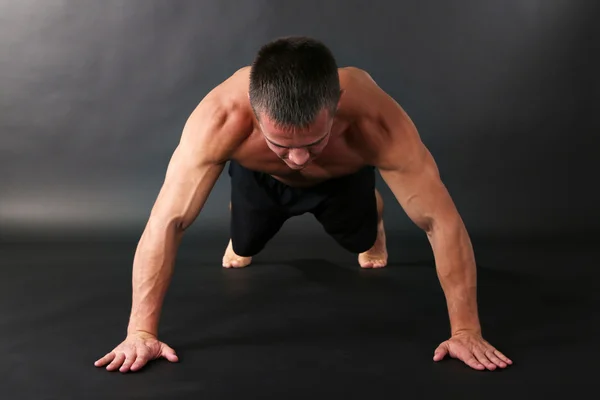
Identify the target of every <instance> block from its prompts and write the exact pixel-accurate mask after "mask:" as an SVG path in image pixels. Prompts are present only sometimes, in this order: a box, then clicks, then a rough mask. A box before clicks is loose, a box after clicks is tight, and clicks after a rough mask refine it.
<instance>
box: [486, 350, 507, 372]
mask: <svg viewBox="0 0 600 400" xmlns="http://www.w3.org/2000/svg"><path fill="white" fill-rule="evenodd" d="M485 355H486V356H487V358H488V359H489V360H490V361H491V362H493V363H494V364H496V365H497V366H499V367H500V368H506V367H507V364H506V363H505V362H504V361H502V360H501V359H500V358H498V356H496V354H494V349H488V350H486V351H485Z"/></svg>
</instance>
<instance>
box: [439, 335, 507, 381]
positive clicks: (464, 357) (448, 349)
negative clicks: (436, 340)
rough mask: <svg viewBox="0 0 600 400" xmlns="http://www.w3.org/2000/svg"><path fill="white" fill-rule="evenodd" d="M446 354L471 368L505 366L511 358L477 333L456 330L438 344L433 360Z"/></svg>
mask: <svg viewBox="0 0 600 400" xmlns="http://www.w3.org/2000/svg"><path fill="white" fill-rule="evenodd" d="M446 355H450V357H452V358H458V359H459V360H461V361H463V362H464V363H465V364H467V365H468V366H470V367H471V368H473V369H477V370H480V371H481V370H485V369H489V370H490V371H493V370H495V369H496V368H498V367H500V368H506V367H507V366H508V365H511V364H512V360H511V359H509V358H508V357H506V356H505V355H504V354H502V353H501V352H500V351H498V350H496V348H494V346H492V345H491V344H489V343H488V342H487V341H486V340H485V339H484V338H483V337H482V336H481V334H479V333H475V332H464V331H463V332H458V333H455V334H454V335H452V337H451V338H450V339H448V340H446V341H445V342H443V343H442V344H440V345H439V346H438V348H437V349H436V350H435V353H434V356H433V361H441V360H442V359H443V358H444V357H446Z"/></svg>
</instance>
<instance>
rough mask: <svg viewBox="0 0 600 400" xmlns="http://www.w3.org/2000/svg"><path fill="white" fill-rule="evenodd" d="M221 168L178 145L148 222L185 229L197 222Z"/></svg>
mask: <svg viewBox="0 0 600 400" xmlns="http://www.w3.org/2000/svg"><path fill="white" fill-rule="evenodd" d="M223 167H224V164H223V163H216V162H213V161H208V160H204V159H203V158H202V156H201V155H195V156H194V154H192V151H191V149H188V148H186V147H184V146H182V145H181V144H180V145H179V146H178V147H177V148H176V149H175V151H174V152H173V156H172V157H171V160H170V162H169V165H168V167H167V171H166V174H165V179H164V182H163V184H162V187H161V189H160V192H159V194H158V197H157V199H156V202H155V204H154V207H153V208H152V213H151V219H153V220H157V221H160V222H161V223H163V224H175V225H176V226H177V227H178V228H179V229H186V228H187V227H189V226H190V225H191V224H192V222H193V221H194V220H195V219H196V218H197V216H198V214H199V213H200V211H201V210H202V208H203V207H204V204H205V203H206V200H207V199H208V196H209V194H210V192H211V191H212V189H213V187H214V185H215V183H216V181H217V179H218V178H219V176H220V175H221V172H222V171H223Z"/></svg>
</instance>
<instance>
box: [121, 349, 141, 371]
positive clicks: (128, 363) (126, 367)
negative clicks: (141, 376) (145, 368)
mask: <svg viewBox="0 0 600 400" xmlns="http://www.w3.org/2000/svg"><path fill="white" fill-rule="evenodd" d="M136 358H137V354H136V353H135V352H132V353H131V354H129V355H127V356H126V357H125V362H124V363H123V365H122V366H121V368H119V371H121V372H127V371H129V369H130V368H131V365H132V364H133V363H134V362H135V360H136Z"/></svg>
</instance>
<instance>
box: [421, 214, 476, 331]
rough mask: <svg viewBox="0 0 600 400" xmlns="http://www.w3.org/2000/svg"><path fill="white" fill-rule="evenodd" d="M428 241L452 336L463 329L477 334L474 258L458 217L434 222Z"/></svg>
mask: <svg viewBox="0 0 600 400" xmlns="http://www.w3.org/2000/svg"><path fill="white" fill-rule="evenodd" d="M428 238H429V241H430V243H431V246H432V249H433V253H434V257H435V263H436V270H437V274H438V278H439V280H440V284H441V286H442V289H443V291H444V294H445V297H446V303H447V307H448V314H449V317H450V325H451V329H452V333H453V334H454V333H456V332H458V331H460V330H464V329H468V330H476V331H480V330H481V327H480V322H479V316H478V310H477V271H476V264H475V256H474V254H473V247H472V244H471V241H470V239H469V235H468V233H467V231H466V228H465V227H464V224H463V223H462V221H461V220H460V217H457V218H456V220H455V221H453V222H450V223H448V222H444V223H437V225H435V226H434V227H433V229H432V230H431V231H430V232H429V234H428Z"/></svg>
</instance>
